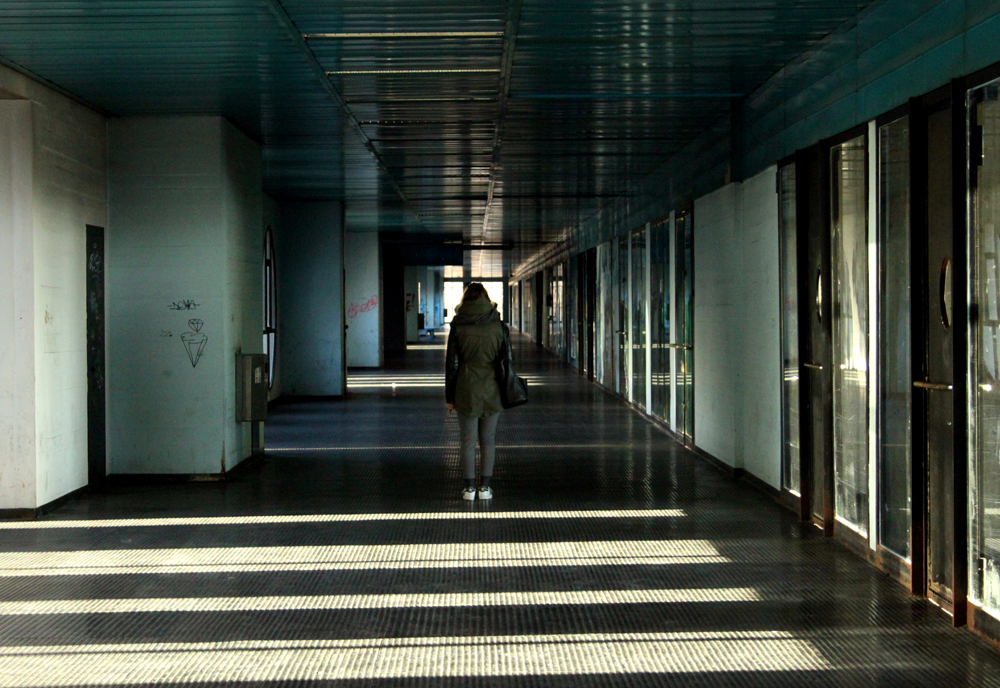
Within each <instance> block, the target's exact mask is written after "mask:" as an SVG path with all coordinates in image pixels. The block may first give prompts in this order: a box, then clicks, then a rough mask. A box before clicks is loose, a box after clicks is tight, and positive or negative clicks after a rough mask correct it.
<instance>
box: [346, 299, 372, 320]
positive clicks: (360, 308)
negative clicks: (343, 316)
mask: <svg viewBox="0 0 1000 688" xmlns="http://www.w3.org/2000/svg"><path fill="white" fill-rule="evenodd" d="M376 308H378V296H377V295H376V296H373V297H371V298H370V299H368V300H367V301H365V302H364V303H352V304H351V306H350V308H348V309H347V317H348V318H351V319H353V318H356V317H358V316H359V315H361V314H362V313H367V312H368V311H373V310H375V309H376Z"/></svg>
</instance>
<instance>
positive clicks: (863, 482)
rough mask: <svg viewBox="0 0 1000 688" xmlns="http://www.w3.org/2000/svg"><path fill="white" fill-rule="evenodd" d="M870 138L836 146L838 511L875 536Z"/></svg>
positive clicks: (833, 264) (834, 280)
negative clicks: (871, 522) (871, 502)
mask: <svg viewBox="0 0 1000 688" xmlns="http://www.w3.org/2000/svg"><path fill="white" fill-rule="evenodd" d="M865 139H866V137H865V136H859V137H857V138H854V139H851V140H850V141H847V142H845V143H842V144H840V145H839V146H834V147H833V148H832V149H831V150H830V183H831V187H830V191H831V193H830V227H831V233H832V237H831V269H832V274H831V278H832V285H833V304H831V305H832V307H831V309H830V310H831V312H832V316H833V319H832V328H833V470H834V484H835V495H834V499H835V504H834V506H835V509H836V511H835V513H836V517H837V519H838V520H839V521H841V522H842V523H846V524H848V525H849V526H851V527H852V528H854V529H856V530H857V531H858V532H860V533H862V534H864V535H867V533H868V226H867V211H868V194H867V187H868V184H867V166H866V162H867V153H866V145H865Z"/></svg>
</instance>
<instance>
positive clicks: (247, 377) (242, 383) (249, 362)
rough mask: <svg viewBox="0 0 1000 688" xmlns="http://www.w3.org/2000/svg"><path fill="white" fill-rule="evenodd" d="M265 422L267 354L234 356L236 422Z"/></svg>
mask: <svg viewBox="0 0 1000 688" xmlns="http://www.w3.org/2000/svg"><path fill="white" fill-rule="evenodd" d="M262 420H267V354H236V422H237V423H250V422H256V421H262Z"/></svg>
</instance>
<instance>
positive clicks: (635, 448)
mask: <svg viewBox="0 0 1000 688" xmlns="http://www.w3.org/2000/svg"><path fill="white" fill-rule="evenodd" d="M657 439H658V441H655V442H648V441H644V440H637V441H635V442H630V443H623V442H614V443H599V444H564V443H560V444H498V445H497V450H498V451H503V450H505V449H537V450H546V449H573V450H576V451H587V450H592V449H616V450H620V451H628V452H646V451H649V449H651V448H654V446H655V445H657V444H660V446H662V447H666V446H667V445H666V442H663V441H662V440H659V438H657ZM640 442H642V444H640ZM661 443H662V444H661ZM431 450H432V451H453V452H455V453H456V454H457V453H458V445H457V444H402V445H377V446H364V445H357V446H347V445H344V446H330V447H267V448H266V449H265V452H266V453H268V454H273V453H275V452H321V451H331V452H332V451H431Z"/></svg>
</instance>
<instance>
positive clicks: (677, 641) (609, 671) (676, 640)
mask: <svg viewBox="0 0 1000 688" xmlns="http://www.w3.org/2000/svg"><path fill="white" fill-rule="evenodd" d="M824 639H825V638H824ZM814 640H815V639H814V638H813V637H812V636H811V635H810V634H806V633H803V632H796V633H791V632H787V631H777V630H761V631H697V632H691V631H687V632H675V633H573V634H569V633H567V634H563V635H514V636H510V635H506V636H505V635H493V636H461V635H460V636H455V637H434V638H428V637H417V638H358V639H354V638H351V639H320V640H310V639H303V640H226V641H216V642H201V643H122V644H93V645H87V644H80V645H35V646H31V645H24V646H11V647H4V648H2V650H0V667H2V671H3V678H4V681H3V684H4V685H5V686H11V687H12V688H20V687H22V686H24V687H27V686H38V685H46V686H76V685H97V684H103V685H152V684H154V683H156V684H159V683H171V684H174V683H176V684H182V683H183V684H185V685H198V684H202V683H206V684H207V683H212V684H216V683H219V684H222V683H226V684H230V685H236V684H250V683H254V684H262V683H272V682H273V683H278V682H290V681H296V682H302V681H336V680H359V679H391V678H414V677H427V678H435V677H439V678H441V677H468V676H489V677H491V678H494V677H498V676H586V675H590V676H593V675H597V676H605V675H607V676H615V675H625V674H634V675H639V674H648V675H651V674H694V673H697V674H705V675H707V674H720V675H721V674H723V673H727V674H734V675H744V676H745V675H747V674H748V672H761V673H765V672H793V671H794V672H819V671H824V672H830V671H834V670H835V669H838V668H842V667H839V666H835V665H833V664H831V662H830V660H829V659H827V658H826V657H824V655H823V653H822V652H821V651H820V650H819V649H818V646H817V643H816V642H814ZM819 646H822V642H821V643H820V645H819ZM872 661H874V660H872ZM859 666H865V667H870V666H872V665H871V664H870V663H864V662H862V663H860V664H859ZM787 678H788V679H789V680H792V676H791V675H790V674H789V676H788V677H787ZM775 680H780V679H775ZM708 682H709V683H711V681H710V680H709V681H708Z"/></svg>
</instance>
